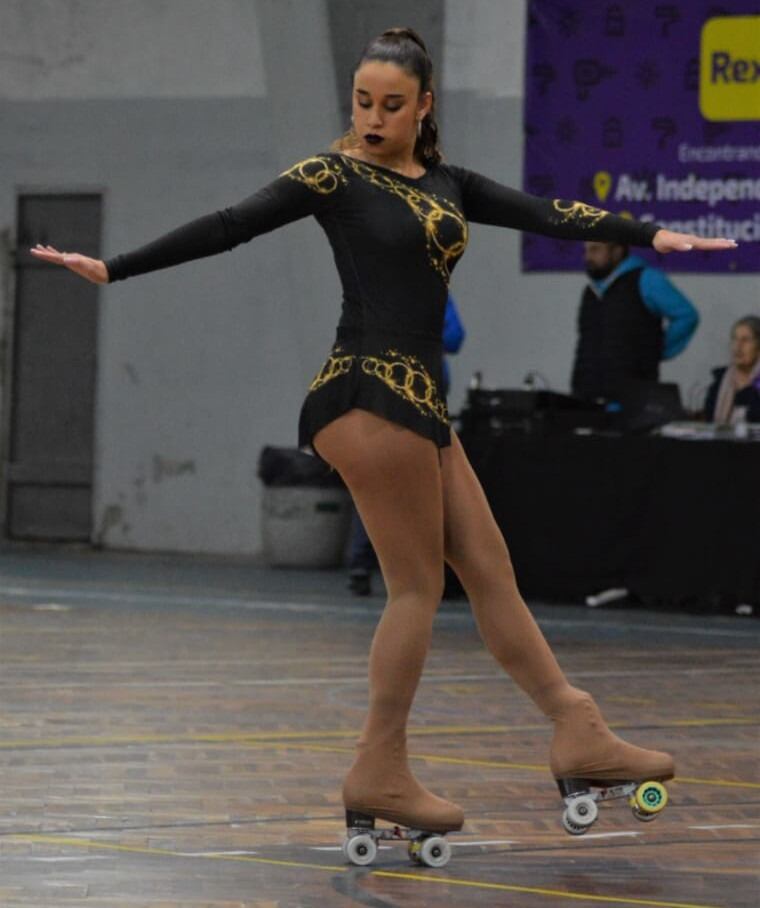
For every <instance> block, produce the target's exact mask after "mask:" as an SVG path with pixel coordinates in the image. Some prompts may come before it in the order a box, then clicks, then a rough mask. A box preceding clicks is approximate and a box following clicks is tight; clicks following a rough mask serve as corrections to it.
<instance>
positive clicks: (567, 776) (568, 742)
mask: <svg viewBox="0 0 760 908" xmlns="http://www.w3.org/2000/svg"><path fill="white" fill-rule="evenodd" d="M551 718H552V719H553V721H554V737H553V739H552V744H551V754H550V768H551V771H552V775H553V776H554V778H555V779H556V781H557V785H558V786H559V790H560V793H561V794H562V797H563V799H564V802H565V812H564V814H563V818H562V823H563V826H564V827H565V829H566V830H567V832H569V833H570V834H571V835H583V833H585V832H587V831H588V829H589V828H590V827H591V825H592V824H593V823H594V821H595V820H596V818H597V814H598V807H597V805H598V803H599V802H600V801H606V800H610V799H612V798H622V797H627V798H628V802H629V804H630V806H631V808H632V810H633V814H634V816H635V817H636V818H637V819H639V820H643V821H647V820H653V819H655V817H656V816H657V815H658V814H659V813H660V811H661V810H662V809H663V808H664V807H665V805H666V804H667V802H668V793H667V791H666V789H665V786H664V785H663V784H662V782H664V781H666V780H667V779H672V778H673V775H674V772H675V767H674V764H673V758H672V757H671V756H670V754H667V753H662V752H660V751H657V750H646V749H645V748H643V747H636V746H635V745H633V744H628V743H627V742H626V741H623V739H622V738H619V737H618V736H617V735H616V734H614V733H613V732H612V731H610V729H609V728H608V726H607V723H606V722H605V721H604V718H603V716H602V714H601V712H600V710H599V707H598V706H597V705H596V703H595V702H594V700H593V698H592V697H591V695H590V694H588V693H586V692H585V691H574V693H573V695H572V696H571V697H569V698H568V699H567V701H566V702H565V703H564V704H563V705H562V706H561V707H559V708H558V709H557V711H556V712H555V713H554V714H553V715H551Z"/></svg>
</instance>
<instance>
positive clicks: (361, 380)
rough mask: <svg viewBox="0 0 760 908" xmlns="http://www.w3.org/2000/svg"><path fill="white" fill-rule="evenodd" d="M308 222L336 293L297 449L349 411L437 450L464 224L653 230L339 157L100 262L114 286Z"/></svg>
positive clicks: (452, 174)
mask: <svg viewBox="0 0 760 908" xmlns="http://www.w3.org/2000/svg"><path fill="white" fill-rule="evenodd" d="M307 215H314V216H315V217H316V219H317V221H318V222H319V224H320V225H321V226H322V228H323V229H324V231H325V233H326V234H327V237H328V239H329V241H330V245H331V246H332V250H333V255H334V257H335V263H336V265H337V268H338V272H339V274H340V279H341V282H342V285H343V306H342V313H341V317H340V321H339V324H338V330H337V338H336V341H335V344H334V346H333V348H332V350H331V352H330V355H329V356H328V358H327V360H326V361H325V363H324V365H323V366H322V368H321V369H320V370H319V372H318V373H317V375H316V376H315V378H314V380H313V381H312V383H311V386H310V388H309V392H308V394H307V396H306V400H305V402H304V405H303V408H302V410H301V418H300V423H299V444H300V445H301V446H302V447H305V448H308V447H310V446H311V441H312V439H313V437H314V435H315V434H316V433H317V432H318V431H319V430H320V429H321V428H323V427H324V426H325V425H327V423H329V422H331V421H332V420H333V419H336V418H337V417H338V416H340V415H341V414H342V413H345V412H346V411H347V410H350V409H352V408H354V407H359V408H362V409H366V410H370V411H372V412H375V413H377V414H379V415H380V416H383V417H385V418H387V419H390V420H393V421H394V422H397V423H400V424H402V425H404V426H406V427H408V428H410V429H412V430H413V431H415V432H418V433H419V434H421V435H423V436H425V437H427V438H430V439H432V440H433V441H434V442H435V443H436V444H437V445H438V446H439V447H443V446H445V445H448V444H449V443H450V436H449V420H448V413H447V410H446V402H445V400H444V398H443V394H442V391H441V388H442V381H441V378H442V375H441V360H442V344H441V334H442V329H443V317H444V311H445V305H446V296H447V285H448V281H449V277H450V275H451V272H452V270H453V269H454V266H455V265H456V263H457V262H458V261H459V259H460V258H461V256H462V253H463V252H464V249H465V246H466V245H467V235H468V228H467V224H468V221H472V222H474V223H480V224H493V225H497V226H500V227H511V228H514V229H517V230H524V231H530V232H534V233H541V234H544V235H547V236H554V237H559V238H563V239H575V240H602V241H610V242H620V243H625V244H628V245H633V246H648V245H651V242H652V238H653V237H654V234H655V233H656V232H657V229H658V228H657V227H656V226H655V225H653V224H643V223H641V222H638V221H633V220H630V219H628V218H621V217H617V216H616V215H613V214H610V213H609V212H606V211H603V210H601V209H599V208H594V207H592V206H591V205H587V204H584V203H582V202H572V201H563V200H562V199H544V198H539V197H537V196H531V195H527V194H525V193H522V192H518V191H516V190H514V189H509V188H508V187H506V186H502V185H500V184H499V183H495V182H493V181H492V180H489V179H488V178H486V177H483V176H480V175H479V174H476V173H473V172H472V171H469V170H465V169H464V168H461V167H456V166H453V165H449V164H438V165H436V166H433V167H429V168H428V170H427V171H426V173H425V174H423V176H421V177H418V178H413V177H406V176H403V175H401V174H398V173H396V172H395V171H392V170H389V169H388V168H386V167H382V166H380V165H375V164H367V163H365V162H363V161H359V160H357V159H355V158H352V157H348V156H347V155H343V154H339V153H328V154H320V155H317V156H315V157H312V158H308V159H306V160H305V161H301V162H300V163H298V164H296V165H294V166H293V167H291V168H290V169H289V170H287V171H285V173H283V174H282V175H281V176H280V177H278V178H277V179H276V180H274V181H273V182H272V183H270V184H269V185H268V186H265V187H264V188H263V189H261V190H260V191H259V192H257V193H255V194H254V195H252V196H249V197H248V198H246V199H244V200H243V201H242V202H240V203H239V204H237V205H234V206H232V207H230V208H225V209H223V210H220V211H217V212H215V213H213V214H209V215H206V216H204V217H201V218H198V219H197V220H195V221H191V222H190V223H188V224H186V225H184V226H182V227H179V228H178V229H176V230H174V231H172V232H171V233H168V234H166V235H164V236H162V237H160V238H159V239H157V240H155V241H154V242H152V243H149V244H148V245H146V246H143V247H141V248H140V249H136V250H135V251H133V252H129V253H127V254H125V255H117V256H115V257H114V258H112V259H109V260H108V261H107V262H106V268H107V269H108V274H109V280H110V281H118V280H123V279H124V278H127V277H130V276H132V275H137V274H144V273H146V272H149V271H154V270H156V269H159V268H167V267H169V266H172V265H178V264H180V263H181V262H186V261H190V260H192V259H198V258H203V257H204V256H209V255H214V254H216V253H219V252H223V251H225V250H229V249H233V248H234V247H235V246H238V245H239V244H240V243H244V242H247V241H248V240H250V239H252V238H253V237H255V236H258V235H260V234H262V233H267V232H268V231H270V230H274V229H275V228H277V227H281V226H283V225H284V224H287V223H290V222H291V221H295V220H298V219H299V218H303V217H306V216H307Z"/></svg>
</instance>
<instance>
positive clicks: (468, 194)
mask: <svg viewBox="0 0 760 908" xmlns="http://www.w3.org/2000/svg"><path fill="white" fill-rule="evenodd" d="M450 170H451V171H452V172H453V173H454V175H455V177H456V179H457V180H458V182H459V184H460V187H461V190H462V201H463V204H464V214H465V217H466V218H467V220H469V221H473V222H475V223H478V224H492V225H495V226H497V227H512V228H514V229H516V230H525V231H528V232H530V233H540V234H543V235H544V236H553V237H557V238H559V239H567V240H599V241H601V242H607V243H623V244H625V245H628V246H653V247H654V249H655V250H656V251H657V252H660V253H666V252H689V251H690V250H692V249H700V250H720V249H733V248H735V247H736V242H735V241H734V240H726V239H706V238H704V237H700V236H696V235H695V234H692V233H676V232H674V231H672V230H664V229H663V228H661V227H659V226H658V225H657V224H653V223H646V222H643V221H637V220H634V219H633V218H624V217H620V216H619V215H616V214H612V213H611V212H609V211H605V210H604V209H602V208H596V207H595V206H593V205H588V204H586V203H585V202H576V201H570V200H565V199H547V198H542V197H541V196H535V195H529V194H528V193H526V192H520V191H518V190H517V189H511V188H510V187H509V186H504V185H502V184H501V183H497V182H495V181H494V180H490V179H489V178H488V177H484V176H482V175H481V174H479V173H474V172H473V171H471V170H465V169H464V168H462V167H451V168H450Z"/></svg>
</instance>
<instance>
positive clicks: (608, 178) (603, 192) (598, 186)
mask: <svg viewBox="0 0 760 908" xmlns="http://www.w3.org/2000/svg"><path fill="white" fill-rule="evenodd" d="M593 186H594V192H595V193H596V197H597V198H598V199H599V201H600V202H603V201H604V200H605V199H606V198H607V195H608V193H609V191H610V189H611V188H612V175H611V174H609V173H607V171H606V170H599V171H597V172H596V173H595V174H594V182H593Z"/></svg>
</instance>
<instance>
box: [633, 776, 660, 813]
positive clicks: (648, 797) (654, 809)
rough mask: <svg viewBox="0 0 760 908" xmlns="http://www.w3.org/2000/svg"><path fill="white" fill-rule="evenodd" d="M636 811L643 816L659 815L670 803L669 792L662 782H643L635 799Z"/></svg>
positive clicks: (637, 790)
mask: <svg viewBox="0 0 760 908" xmlns="http://www.w3.org/2000/svg"><path fill="white" fill-rule="evenodd" d="M632 800H633V801H634V804H632V805H631V806H632V807H635V809H636V811H637V812H638V811H640V812H641V813H643V814H648V815H650V814H655V813H659V812H660V811H661V810H663V809H664V808H665V806H666V805H667V803H668V792H667V789H666V788H665V786H664V785H663V784H661V783H660V782H642V783H641V785H639V787H638V788H637V789H636V794H635V795H634V797H633V799H632Z"/></svg>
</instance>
